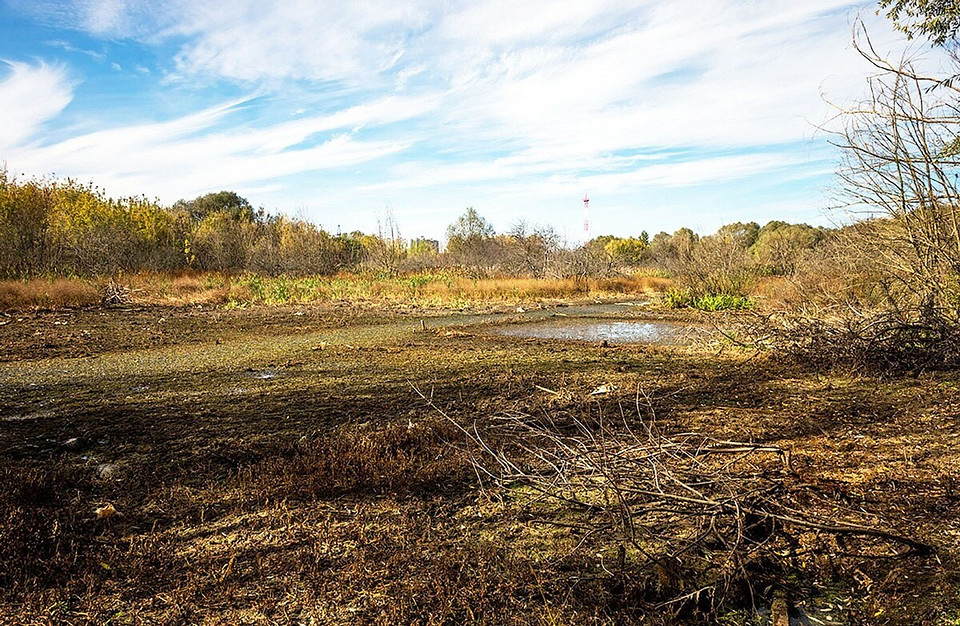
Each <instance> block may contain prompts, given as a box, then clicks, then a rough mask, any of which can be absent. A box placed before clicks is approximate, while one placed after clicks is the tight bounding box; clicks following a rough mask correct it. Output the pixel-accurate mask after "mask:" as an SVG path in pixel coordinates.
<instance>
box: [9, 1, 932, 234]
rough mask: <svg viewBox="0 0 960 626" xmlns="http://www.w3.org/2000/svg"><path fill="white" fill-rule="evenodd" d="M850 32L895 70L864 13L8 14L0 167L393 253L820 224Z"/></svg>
mask: <svg viewBox="0 0 960 626" xmlns="http://www.w3.org/2000/svg"><path fill="white" fill-rule="evenodd" d="M858 16H859V18H860V19H862V20H863V22H864V24H865V27H866V29H867V31H868V32H869V34H870V37H871V39H872V41H873V42H874V44H875V46H876V47H877V49H878V50H879V51H880V52H881V53H883V54H890V55H891V56H894V57H897V56H898V55H901V54H903V50H904V45H905V43H904V42H903V41H902V38H901V37H900V36H899V35H897V34H895V33H894V31H893V29H892V27H891V25H890V24H889V23H888V22H887V21H886V20H885V19H884V18H883V17H882V16H877V15H876V7H875V5H873V4H871V3H865V2H862V1H861V2H849V1H845V0H802V1H799V2H798V1H797V0H739V1H735V0H669V1H665V0H525V1H524V2H516V1H515V0H491V1H486V0H470V1H460V0H424V1H405V0H393V1H379V0H369V1H364V2H343V1H341V0H337V1H332V2H328V1H325V0H285V1H284V2H269V1H264V0H231V1H230V2H224V1H219V0H218V1H204V0H166V1H164V2H159V1H154V2H151V1H148V0H59V1H54V0H0V162H3V163H5V164H6V167H7V169H8V171H9V172H10V173H12V174H15V175H18V176H19V175H24V176H27V177H30V176H43V175H55V176H57V177H71V178H74V179H77V180H80V181H82V182H92V183H94V184H95V185H97V186H99V187H101V188H103V189H104V190H105V191H106V192H107V193H108V194H110V195H111V196H114V197H118V196H129V195H143V196H147V197H149V198H157V199H159V200H160V202H162V203H164V204H172V203H173V202H175V201H176V200H178V199H181V198H183V199H190V198H194V197H196V196H199V195H202V194H204V193H208V192H215V191H220V190H232V191H236V192H237V193H239V194H240V195H242V196H243V197H245V198H247V199H249V200H250V201H251V203H253V204H254V205H255V206H262V207H264V208H265V209H266V210H267V211H268V212H271V213H279V212H283V213H286V214H289V215H293V216H297V217H301V218H305V219H309V220H311V221H313V222H316V223H318V224H321V225H323V226H324V227H325V228H326V229H327V230H330V231H331V232H336V231H337V230H342V231H343V232H349V231H353V230H361V231H364V232H376V231H377V229H378V225H381V224H385V223H386V222H387V221H388V220H389V219H391V218H392V219H393V220H395V222H396V223H397V225H398V226H399V228H400V231H401V232H402V234H403V235H404V236H406V237H408V238H413V237H421V236H424V237H430V238H436V239H441V240H442V239H443V236H444V232H445V230H446V227H447V225H448V224H450V223H451V222H453V221H454V220H455V219H456V218H457V216H458V215H460V214H461V213H462V212H463V211H464V209H465V208H466V207H474V208H475V209H476V210H477V212H478V213H479V214H480V215H482V216H483V217H485V218H486V219H487V220H488V221H490V222H491V223H492V224H493V226H494V228H495V229H496V230H497V231H498V232H505V231H507V230H509V229H510V228H511V227H512V226H513V225H515V224H516V223H518V222H520V221H524V222H526V223H528V224H531V225H550V226H552V227H553V228H554V229H555V230H556V231H557V232H558V233H559V234H560V235H561V236H563V237H564V238H565V239H566V241H567V242H568V243H575V242H578V241H582V240H584V239H585V238H587V237H588V236H589V237H593V236H596V235H601V234H614V235H619V236H631V235H638V234H639V233H640V232H641V231H643V230H646V231H648V232H649V233H650V234H651V235H652V234H654V233H656V232H659V231H662V230H665V231H668V232H673V231H675V230H677V229H678V228H680V227H683V226H686V227H690V228H693V229H694V230H696V231H698V232H701V233H704V234H707V233H710V232H713V231H715V230H716V229H717V228H718V227H720V226H722V225H724V224H729V223H732V222H736V221H757V222H759V223H761V224H763V223H765V222H766V221H769V220H772V219H779V220H786V221H791V222H807V223H810V224H822V225H829V224H831V223H834V222H836V221H837V220H838V219H839V216H838V214H837V212H835V211H832V210H830V207H831V205H832V204H833V201H832V198H833V197H834V193H833V191H834V190H835V186H836V182H835V175H834V174H835V171H836V167H837V163H838V160H839V154H838V151H837V149H836V148H834V147H833V146H832V145H831V144H830V134H829V132H827V131H828V130H830V129H836V128H838V124H839V122H838V120H837V119H836V112H837V109H836V106H837V105H844V104H849V103H852V102H855V101H856V100H857V99H858V98H861V97H862V96H863V94H864V93H865V91H866V77H867V76H868V75H869V74H870V72H871V68H870V67H869V66H868V65H867V63H866V62H865V61H864V60H863V59H862V58H861V57H860V56H859V55H858V54H857V52H856V51H855V50H854V49H853V47H852V45H851V34H852V28H853V25H854V23H855V21H856V19H857V18H858ZM914 47H916V44H915V45H914ZM915 53H917V51H916V50H915V49H914V50H913V51H912V52H911V54H915ZM926 54H931V53H926ZM825 129H826V130H825ZM584 194H589V197H590V209H589V214H586V213H585V211H584V207H583V197H584ZM587 218H588V219H589V227H590V228H589V231H585V230H584V220H585V219H587Z"/></svg>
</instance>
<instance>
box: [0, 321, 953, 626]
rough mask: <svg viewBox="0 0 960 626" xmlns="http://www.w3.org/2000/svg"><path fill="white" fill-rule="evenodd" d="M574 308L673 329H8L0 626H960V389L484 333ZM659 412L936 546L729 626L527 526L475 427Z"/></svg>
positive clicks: (750, 607) (2, 395)
mask: <svg viewBox="0 0 960 626" xmlns="http://www.w3.org/2000/svg"><path fill="white" fill-rule="evenodd" d="M574 304H575V303H574ZM557 314H561V315H566V316H573V317H577V316H583V315H590V316H600V317H604V318H608V319H655V318H656V319H662V318H664V317H670V315H668V314H666V313H663V312H657V311H650V310H647V309H644V308H641V307H612V306H607V307H601V308H590V307H585V308H584V307H577V306H569V307H562V308H549V309H541V310H533V311H524V312H517V311H509V312H508V311H500V312H496V313H489V312H479V313H475V312H430V313H428V312H418V311H410V310H407V311H403V312H391V311H389V310H366V311H360V310H356V309H354V308H351V307H349V306H342V307H327V308H315V307H251V308H246V309H233V310H225V309H223V308H206V307H205V308H175V307H145V308H134V309H101V308H89V309H78V310H59V311H46V312H37V313H30V314H21V315H19V316H17V315H14V316H12V317H7V318H3V319H2V320H0V321H2V322H3V324H2V325H0V481H2V484H3V490H2V491H3V493H2V494H0V621H2V622H3V623H11V624H19V623H22V624H34V623H71V624H74V623H91V624H93V623H96V624H103V623H171V624H173V623H210V624H239V623H263V624H272V623H284V624H286V623H291V624H294V623H304V624H307V623H314V624H321V623H342V624H352V623H384V624H387V623H425V624H426V623H491V624H494V623H496V624H499V623H632V622H636V623H651V622H650V621H649V620H661V621H663V622H671V621H672V622H678V623H686V622H694V621H697V620H718V619H723V620H727V621H726V622H725V623H762V622H763V620H764V619H768V618H764V617H763V615H764V614H765V613H764V611H767V613H766V614H769V613H768V609H769V606H770V604H771V602H772V601H773V598H774V595H775V592H776V593H782V591H783V589H784V588H786V590H787V591H788V592H789V594H790V599H791V603H792V604H793V606H794V611H795V612H799V611H801V610H802V611H805V612H806V614H807V615H809V616H811V617H816V618H817V619H819V620H820V621H821V622H824V623H852V624H955V623H960V567H958V562H957V557H958V555H960V475H958V470H957V468H958V467H960V392H958V391H960V376H958V375H957V373H955V372H946V373H943V372H941V373H927V374H923V375H920V376H917V377H907V378H895V379H878V378H871V377H865V376H858V375H856V373H849V372H848V373H836V372H832V373H831V372H817V371H810V370H805V369H802V368H800V367H797V366H793V365H791V364H790V363H787V362H784V361H783V360H782V359H778V358H777V357H776V355H771V354H766V353H757V352H754V351H751V350H748V349H743V348H740V347H735V346H731V345H724V344H721V343H718V342H713V343H700V344H697V345H692V346H647V345H616V344H613V345H606V346H605V345H602V344H598V343H589V342H577V341H572V342H570V341H558V340H551V339H517V338H510V337H503V336H497V335H496V334H494V333H492V332H490V329H491V325H499V324H507V323H516V322H520V321H536V320H543V319H550V318H553V317H555V316H556V315H557ZM705 319H706V320H707V321H709V320H713V321H717V320H719V321H720V322H721V323H722V318H715V317H714V318H698V320H697V321H698V322H700V323H703V322H704V321H705ZM598 390H601V392H600V393H598ZM641 394H642V396H641ZM639 397H644V398H649V401H650V403H651V406H655V407H656V413H657V419H658V421H659V424H660V427H661V428H662V429H664V430H665V431H667V432H685V431H697V432H702V433H708V434H710V435H711V436H714V437H716V438H720V439H731V440H737V441H750V442H756V443H763V444H766V445H771V446H778V447H781V448H784V449H788V450H790V451H792V456H793V466H794V469H795V471H796V473H797V475H798V477H799V478H798V480H800V481H801V482H803V483H804V484H805V485H809V486H811V488H813V489H815V490H816V492H817V493H818V494H820V496H822V497H823V498H824V499H825V500H829V501H831V502H834V503H837V506H838V507H841V506H842V507H846V508H847V509H849V510H850V511H851V512H855V513H856V515H857V516H858V519H860V520H862V519H869V520H870V521H871V522H872V523H873V524H875V525H876V526H877V527H882V528H884V529H886V530H889V531H891V532H895V533H899V534H902V535H904V536H907V537H910V538H912V539H914V540H916V541H918V542H922V543H924V544H926V545H928V546H930V547H931V548H932V552H931V553H929V554H915V555H911V556H907V557H903V558H897V559H893V558H876V556H875V555H867V554H862V555H857V554H849V553H848V551H846V550H843V549H842V546H841V547H838V548H837V549H836V550H834V551H833V552H820V553H816V554H812V555H810V556H808V557H807V558H805V559H800V560H798V561H796V562H784V563H783V564H781V565H782V568H781V569H780V570H778V573H777V575H776V576H777V580H780V581H782V584H780V583H778V585H779V586H778V588H777V589H774V588H770V587H769V585H767V586H765V585H763V584H758V585H756V589H755V590H754V592H755V593H754V596H753V599H752V600H751V601H750V602H743V601H739V602H732V601H731V602H730V603H728V604H727V605H725V606H724V607H722V609H718V610H716V611H715V612H714V613H712V614H711V615H710V616H709V617H707V616H706V613H704V614H698V613H697V612H696V611H692V612H691V611H686V612H684V611H677V612H673V613H671V611H669V610H666V609H663V610H659V611H654V612H651V608H650V607H651V606H653V604H651V603H650V602H648V601H647V599H646V598H645V596H641V595H636V594H634V595H631V594H628V593H625V592H624V577H625V574H624V573H623V572H622V571H621V572H620V573H617V572H615V571H611V569H610V568H609V567H607V566H606V565H605V563H609V555H608V554H607V555H606V556H605V552H604V550H606V549H607V547H606V546H604V545H601V544H599V543H594V539H592V538H591V536H590V535H589V533H588V534H587V536H584V535H583V534H578V533H577V532H575V531H573V530H571V529H570V528H565V527H564V526H563V525H562V524H561V523H560V522H562V521H563V520H566V519H568V516H569V514H570V513H569V512H568V511H558V512H557V518H556V519H555V520H554V522H555V523H554V524H553V525H552V526H543V525H537V524H532V523H531V518H532V516H533V514H532V511H533V509H532V508H531V506H530V505H529V503H527V502H525V501H524V500H523V498H521V497H519V495H518V494H519V493H520V492H521V491H522V489H519V490H518V488H517V487H511V486H496V485H493V484H492V483H490V481H482V480H478V474H477V470H476V467H475V465H474V464H473V463H472V462H471V459H475V458H477V456H478V455H481V454H482V453H481V451H478V450H477V449H475V448H472V447H471V445H470V441H469V439H465V438H464V436H463V432H462V431H461V430H460V429H461V428H465V429H467V430H468V431H469V430H470V429H476V431H475V432H481V431H482V430H483V428H485V427H486V425H487V424H490V423H493V422H495V421H496V419H497V416H501V415H508V414H509V415H512V416H516V415H521V416H522V415H541V416H542V415H549V416H567V417H569V416H574V417H576V416H590V415H597V414H600V413H604V414H610V415H632V414H633V413H634V412H635V407H636V406H637V404H638V398H639ZM645 401H646V400H645ZM107 505H109V506H110V507H112V508H113V510H114V511H116V513H115V514H111V513H109V509H108V508H104V507H107ZM98 510H99V511H100V513H97V511H98ZM105 511H106V512H105ZM540 513H542V511H540ZM558 520H559V521H558ZM605 558H606V559H607V560H606V561H605V560H604V559H605ZM765 580H766V579H765ZM627 582H629V581H627ZM636 593H637V594H639V591H638V592H636ZM651 593H652V592H651ZM658 615H659V617H658ZM698 615H699V616H698ZM651 616H652V617H651ZM645 620H646V621H645ZM653 623H657V622H656V621H653ZM812 623H816V622H812Z"/></svg>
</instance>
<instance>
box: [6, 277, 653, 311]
mask: <svg viewBox="0 0 960 626" xmlns="http://www.w3.org/2000/svg"><path fill="white" fill-rule="evenodd" d="M113 280H115V281H116V282H119V283H121V284H123V285H125V286H126V287H128V293H129V296H130V299H131V302H133V303H135V304H142V305H156V304H159V305H196V304H211V305H225V306H230V307H239V306H246V305H249V304H266V305H284V304H311V303H338V302H339V303H350V304H356V305H377V304H387V305H395V306H418V307H446V308H460V307H465V306H471V305H478V304H517V305H519V304H522V303H529V302H538V301H551V300H564V299H579V298H610V297H633V296H638V295H642V294H649V293H655V292H660V291H663V290H665V289H667V288H669V287H670V285H671V284H672V283H671V281H670V280H669V279H666V278H663V277H660V276H653V275H634V276H622V277H614V278H586V279H582V278H514V277H498V278H469V277H464V276H459V275H456V274H454V273H445V272H432V273H416V274H409V275H403V276H389V275H378V274H375V273H366V274H337V275H334V276H303V277H292V276H276V277H267V276H261V275H259V274H241V275H238V276H231V275H228V274H220V273H212V272H207V273H177V274H172V273H156V272H153V273H138V274H131V275H125V276H119V277H114V279H113ZM107 282H108V280H107V279H102V280H99V281H97V280H84V279H56V280H32V281H3V282H0V307H2V308H4V309H17V308H31V307H58V306H82V305H86V304H92V303H96V302H97V301H98V299H99V293H100V292H101V291H102V289H103V288H104V286H105V285H106V283H107Z"/></svg>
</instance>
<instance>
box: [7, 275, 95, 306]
mask: <svg viewBox="0 0 960 626" xmlns="http://www.w3.org/2000/svg"><path fill="white" fill-rule="evenodd" d="M99 301H100V292H99V291H98V289H97V288H96V286H94V285H92V284H91V283H89V282H86V281H83V280H80V279H77V278H58V279H55V280H45V279H35V280H5V281H0V309H4V310H17V309H30V308H51V307H64V306H85V305H90V304H96V303H98V302H99Z"/></svg>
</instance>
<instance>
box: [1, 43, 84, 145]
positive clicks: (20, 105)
mask: <svg viewBox="0 0 960 626" xmlns="http://www.w3.org/2000/svg"><path fill="white" fill-rule="evenodd" d="M2 63H3V64H5V65H6V66H7V68H9V74H8V75H7V76H6V77H4V78H2V79H0V155H3V154H6V153H9V152H11V151H14V150H15V149H16V148H19V147H21V146H22V145H23V144H24V143H25V142H26V141H27V140H29V139H30V138H31V137H34V136H35V135H36V133H37V132H38V131H39V130H40V128H41V127H42V126H43V125H44V124H45V123H46V122H48V121H50V120H51V119H53V118H55V117H56V116H57V115H59V114H60V112H61V111H63V109H64V108H66V106H67V105H68V104H70V100H71V99H72V98H73V88H72V85H71V83H70V81H69V80H68V78H67V72H66V69H65V68H64V67H62V66H59V65H47V64H46V63H36V64H32V65H31V64H27V63H19V62H15V61H2Z"/></svg>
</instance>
